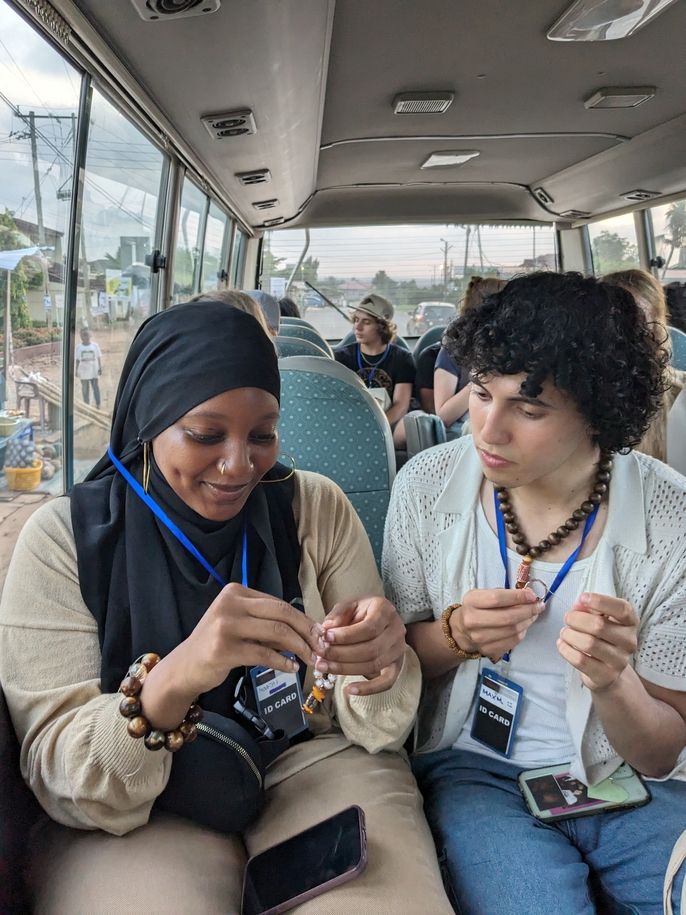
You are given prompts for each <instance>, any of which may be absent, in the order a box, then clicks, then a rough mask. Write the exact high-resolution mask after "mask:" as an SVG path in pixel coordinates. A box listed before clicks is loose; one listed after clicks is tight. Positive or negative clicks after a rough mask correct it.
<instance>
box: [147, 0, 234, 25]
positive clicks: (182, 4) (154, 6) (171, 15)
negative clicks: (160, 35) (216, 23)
mask: <svg viewBox="0 0 686 915" xmlns="http://www.w3.org/2000/svg"><path fill="white" fill-rule="evenodd" d="M131 2H132V3H133V5H134V6H135V7H136V12H137V13H138V15H139V16H140V17H141V19H146V20H148V22H154V21H155V20H158V21H159V22H164V21H165V20H169V19H187V18H188V17H189V16H203V15H205V14H206V13H216V12H217V10H218V9H219V7H220V6H221V0H131Z"/></svg>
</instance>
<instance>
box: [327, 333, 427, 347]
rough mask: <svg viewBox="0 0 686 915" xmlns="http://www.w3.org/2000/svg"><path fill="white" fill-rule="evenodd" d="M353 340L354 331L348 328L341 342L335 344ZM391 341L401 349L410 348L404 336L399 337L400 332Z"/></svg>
mask: <svg viewBox="0 0 686 915" xmlns="http://www.w3.org/2000/svg"><path fill="white" fill-rule="evenodd" d="M354 342H355V333H354V331H352V330H350V331H348V333H347V334H346V335H345V337H343V339H342V340H341V342H340V343H339V344H337V345H338V346H350V344H351V343H354ZM393 343H395V345H396V346H402V348H403V349H406V350H409V349H410V345H409V343H408V342H407V340H405V339H404V337H401V336H400V334H396V336H395V338H394V339H393Z"/></svg>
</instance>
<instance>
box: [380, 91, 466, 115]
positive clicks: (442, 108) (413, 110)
mask: <svg viewBox="0 0 686 915" xmlns="http://www.w3.org/2000/svg"><path fill="white" fill-rule="evenodd" d="M454 98H455V93H454V92H403V93H401V94H400V95H396V97H395V98H394V99H393V114H443V113H444V112H446V111H447V110H448V108H450V106H451V105H452V103H453V99H454Z"/></svg>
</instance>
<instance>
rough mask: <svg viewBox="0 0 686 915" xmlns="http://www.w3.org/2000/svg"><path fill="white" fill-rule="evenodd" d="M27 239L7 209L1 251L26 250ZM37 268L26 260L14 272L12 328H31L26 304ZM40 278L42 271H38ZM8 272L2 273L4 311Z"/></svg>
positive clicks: (0, 225) (0, 227)
mask: <svg viewBox="0 0 686 915" xmlns="http://www.w3.org/2000/svg"><path fill="white" fill-rule="evenodd" d="M26 246H27V245H26V239H25V238H24V237H23V236H22V234H21V232H20V231H19V229H17V224H16V223H15V221H14V213H12V211H11V210H8V209H5V212H4V213H0V251H14V250H16V249H17V248H25V247H26ZM36 272H37V271H36V268H35V267H33V266H32V265H31V263H30V261H27V259H24V260H22V261H20V262H19V263H18V264H17V266H16V267H15V268H14V270H13V271H12V279H11V283H10V313H11V315H12V327H13V328H15V329H16V328H17V327H31V315H30V314H29V309H28V305H27V302H26V293H27V291H28V288H29V285H31V286H33V285H35V280H36ZM38 275H39V277H40V276H42V271H41V270H40V269H39V270H38ZM6 283H7V271H6V270H2V271H0V308H3V309H4V306H5V302H6V300H7V289H6Z"/></svg>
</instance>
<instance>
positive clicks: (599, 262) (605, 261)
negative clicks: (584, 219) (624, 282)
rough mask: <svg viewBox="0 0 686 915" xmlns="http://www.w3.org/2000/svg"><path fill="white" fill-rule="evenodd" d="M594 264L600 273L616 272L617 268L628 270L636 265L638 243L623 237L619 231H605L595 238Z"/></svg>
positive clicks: (596, 270)
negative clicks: (633, 243)
mask: <svg viewBox="0 0 686 915" xmlns="http://www.w3.org/2000/svg"><path fill="white" fill-rule="evenodd" d="M592 247H593V264H594V266H595V272H596V273H599V274H605V273H614V272H615V271H616V270H628V269H629V268H630V267H636V266H637V265H638V263H639V261H638V251H637V249H636V245H632V244H631V242H630V241H629V240H628V239H626V238H622V236H621V235H619V234H618V233H617V232H608V230H607V229H603V231H602V232H601V233H600V235H598V236H597V237H596V238H594V239H593V245H592Z"/></svg>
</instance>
